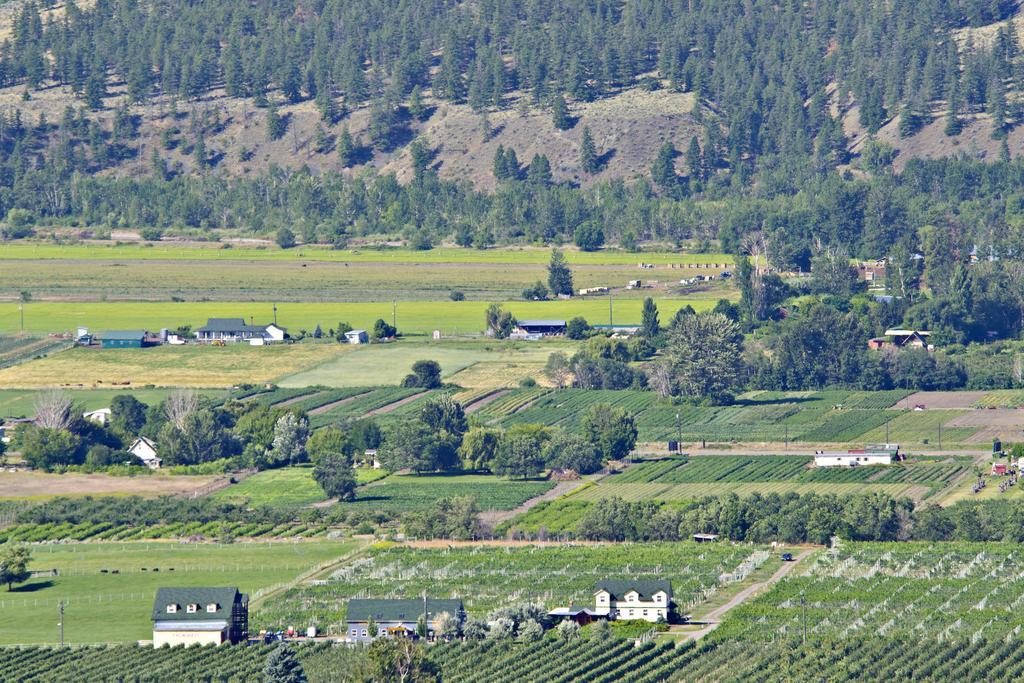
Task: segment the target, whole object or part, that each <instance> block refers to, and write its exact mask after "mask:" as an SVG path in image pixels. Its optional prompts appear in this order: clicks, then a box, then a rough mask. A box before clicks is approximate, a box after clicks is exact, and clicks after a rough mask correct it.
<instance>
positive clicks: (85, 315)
mask: <svg viewBox="0 0 1024 683" xmlns="http://www.w3.org/2000/svg"><path fill="white" fill-rule="evenodd" d="M655 303H657V305H658V309H659V311H660V313H661V317H662V319H664V320H668V319H669V318H671V317H672V316H673V315H674V314H675V312H676V311H677V310H679V309H680V308H682V307H683V306H686V305H691V306H693V307H694V308H695V309H698V310H706V309H710V308H713V307H714V305H715V302H714V301H712V300H708V299H696V298H658V299H655ZM502 305H503V306H504V308H505V309H506V310H508V311H511V312H512V314H513V315H515V316H516V317H517V318H524V319H525V318H559V319H569V318H573V317H576V316H583V317H584V318H586V319H587V321H588V322H590V323H591V324H595V325H601V324H607V323H608V322H609V300H608V298H607V297H602V298H584V299H570V300H564V301H563V300H555V301H506V302H504V303H502ZM642 305H643V301H642V300H640V299H625V300H615V301H614V304H613V312H612V315H613V322H614V323H617V324H638V323H639V322H640V310H641V307H642ZM19 306H20V304H18V303H16V302H6V303H2V304H0V332H16V331H18V330H19V327H20V324H21V323H20V313H19ZM487 306H488V302H486V301H429V302H425V301H397V302H395V303H392V301H390V300H383V301H378V302H374V303H371V302H353V303H324V302H303V303H284V304H281V303H279V304H278V306H277V320H278V322H279V323H280V324H281V325H283V326H284V327H287V328H289V330H290V331H293V332H298V331H299V330H303V329H304V330H307V331H310V332H312V331H313V329H314V328H315V327H316V326H317V324H320V326H321V327H322V328H323V329H324V330H325V331H326V330H328V329H329V328H333V327H335V326H336V325H337V324H338V322H339V321H343V322H347V323H349V324H350V325H352V326H353V327H355V328H364V329H372V328H373V324H374V322H375V321H376V320H378V319H380V318H383V319H384V320H387V321H388V322H389V323H390V322H392V320H394V322H395V323H397V326H398V330H399V331H400V332H403V333H405V334H431V333H432V332H433V331H434V330H440V331H441V332H442V334H448V335H450V334H480V333H481V332H482V331H483V329H484V312H485V311H486V310H487ZM273 308H274V302H273V301H270V300H268V301H264V302H253V301H238V302H228V301H217V302H211V301H198V302H175V301H158V302H157V301H154V302H139V301H123V302H84V303H70V302H60V301H34V302H29V303H28V304H26V305H25V330H26V331H28V332H33V333H50V332H68V331H72V330H74V329H75V328H76V327H79V326H84V327H88V328H89V329H90V330H93V331H95V332H97V333H102V331H103V330H123V329H148V330H152V331H157V330H160V329H161V328H165V327H166V328H169V329H174V328H176V327H178V326H180V325H191V326H192V328H193V329H197V328H199V327H201V326H203V325H204V324H206V320H207V318H217V317H220V318H244V319H245V320H249V319H250V318H252V319H254V320H255V321H256V322H257V323H263V324H266V323H269V322H271V321H272V320H273V317H274V311H273Z"/></svg>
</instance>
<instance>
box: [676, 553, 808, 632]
mask: <svg viewBox="0 0 1024 683" xmlns="http://www.w3.org/2000/svg"><path fill="white" fill-rule="evenodd" d="M816 551H817V548H808V549H806V550H803V551H801V552H800V553H799V554H797V556H796V557H794V558H793V561H792V562H785V563H783V565H782V566H781V567H779V568H778V569H777V570H776V571H775V573H774V574H772V575H771V576H770V577H769V578H768V579H767V580H765V581H761V582H759V583H755V584H753V585H750V586H747V587H746V588H744V589H743V590H741V591H740V592H739V593H737V594H736V595H734V596H732V598H730V599H729V601H728V602H727V603H725V604H724V605H721V606H719V607H716V608H715V609H713V610H711V611H710V612H708V613H707V616H705V617H704V618H703V619H702V620H701V622H700V623H701V624H703V625H704V628H702V629H700V630H699V631H692V632H690V633H687V634H686V637H687V639H688V640H700V639H701V638H703V637H704V636H706V635H707V634H709V633H711V632H712V631H714V630H715V629H716V628H718V625H719V624H720V623H722V618H723V617H724V616H725V614H726V613H727V612H728V611H729V610H731V609H733V608H734V607H736V606H737V605H742V604H743V603H744V602H746V601H747V600H749V599H750V598H752V597H754V596H755V595H757V594H758V593H760V592H761V591H762V590H764V589H765V588H768V587H770V586H774V585H775V584H777V583H778V582H779V581H782V579H783V578H785V577H786V575H787V574H789V573H790V572H791V571H793V569H795V568H796V566H797V565H798V564H800V563H801V562H802V561H803V560H804V559H805V558H806V557H807V556H808V555H810V554H811V553H814V552H816Z"/></svg>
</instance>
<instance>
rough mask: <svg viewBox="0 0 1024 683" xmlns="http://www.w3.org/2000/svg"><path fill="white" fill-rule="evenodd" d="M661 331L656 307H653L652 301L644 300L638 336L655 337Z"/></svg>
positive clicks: (648, 298) (649, 298) (649, 299)
mask: <svg viewBox="0 0 1024 683" xmlns="http://www.w3.org/2000/svg"><path fill="white" fill-rule="evenodd" d="M660 331H661V323H659V322H658V307H657V306H655V305H654V299H652V298H651V297H647V298H646V299H644V307H643V312H642V313H641V318H640V334H642V335H643V336H645V337H647V338H648V339H650V338H652V337H657V336H658V332H660Z"/></svg>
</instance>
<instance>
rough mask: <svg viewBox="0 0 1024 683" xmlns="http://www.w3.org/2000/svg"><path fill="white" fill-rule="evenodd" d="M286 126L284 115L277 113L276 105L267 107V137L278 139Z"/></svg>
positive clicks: (282, 134)
mask: <svg viewBox="0 0 1024 683" xmlns="http://www.w3.org/2000/svg"><path fill="white" fill-rule="evenodd" d="M287 127H288V126H287V123H286V121H285V119H284V117H283V116H281V115H280V114H278V113H277V107H276V106H275V105H273V104H272V105H270V106H269V107H267V139H268V140H279V139H280V138H281V137H283V136H284V132H285V129H286V128H287Z"/></svg>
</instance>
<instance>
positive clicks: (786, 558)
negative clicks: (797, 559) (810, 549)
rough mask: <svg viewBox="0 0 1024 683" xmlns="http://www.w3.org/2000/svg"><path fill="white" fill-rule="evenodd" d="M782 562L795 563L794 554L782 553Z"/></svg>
mask: <svg viewBox="0 0 1024 683" xmlns="http://www.w3.org/2000/svg"><path fill="white" fill-rule="evenodd" d="M782 561H783V562H792V561H793V553H782Z"/></svg>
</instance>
